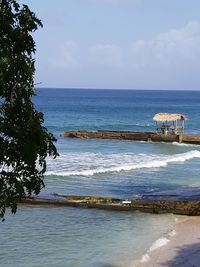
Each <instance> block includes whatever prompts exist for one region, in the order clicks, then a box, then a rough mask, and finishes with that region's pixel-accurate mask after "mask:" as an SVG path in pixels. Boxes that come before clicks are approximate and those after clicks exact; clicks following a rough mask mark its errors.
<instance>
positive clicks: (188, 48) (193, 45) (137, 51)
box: [131, 21, 200, 70]
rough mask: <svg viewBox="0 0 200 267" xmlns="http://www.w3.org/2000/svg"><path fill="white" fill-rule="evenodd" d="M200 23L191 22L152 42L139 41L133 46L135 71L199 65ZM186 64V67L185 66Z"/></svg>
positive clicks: (132, 53) (159, 36)
mask: <svg viewBox="0 0 200 267" xmlns="http://www.w3.org/2000/svg"><path fill="white" fill-rule="evenodd" d="M199 56H200V22H198V21H197V22H189V23H188V24H187V25H186V26H185V27H184V28H181V29H172V30H169V31H168V32H165V33H161V34H159V35H158V36H156V37H155V38H154V39H152V40H148V41H145V40H139V41H137V42H134V43H133V44H132V46H131V58H132V63H131V65H132V67H134V68H135V69H138V70H139V69H141V70H142V69H145V68H149V67H152V68H156V69H160V68H161V69H163V68H164V69H167V68H172V69H174V68H175V67H179V68H180V69H182V68H185V67H187V66H190V67H192V66H196V64H198V65H199ZM183 64H185V66H183Z"/></svg>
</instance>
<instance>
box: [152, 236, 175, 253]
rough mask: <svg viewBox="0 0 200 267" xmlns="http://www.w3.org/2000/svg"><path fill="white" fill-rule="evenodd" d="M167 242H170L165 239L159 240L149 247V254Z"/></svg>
mask: <svg viewBox="0 0 200 267" xmlns="http://www.w3.org/2000/svg"><path fill="white" fill-rule="evenodd" d="M169 242H170V240H169V239H168V238H166V237H162V238H159V239H157V240H156V241H155V242H154V243H153V244H152V245H151V247H150V249H149V252H151V251H154V250H156V249H158V248H160V247H163V246H165V245H167V244H168V243H169Z"/></svg>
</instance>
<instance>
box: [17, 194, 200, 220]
mask: <svg viewBox="0 0 200 267" xmlns="http://www.w3.org/2000/svg"><path fill="white" fill-rule="evenodd" d="M20 203H23V204H29V205H30V204H31V205H49V206H52V205H53V206H55V205H57V206H71V207H79V208H95V209H104V210H115V211H141V212H147V213H154V214H161V213H173V214H179V215H190V216H199V215H200V200H164V199H162V200H158V199H155V200H154V199H134V200H122V199H115V198H104V197H94V196H65V195H58V194H52V195H51V196H49V197H31V198H26V199H23V200H22V201H21V202H20Z"/></svg>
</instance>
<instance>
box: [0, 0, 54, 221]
mask: <svg viewBox="0 0 200 267" xmlns="http://www.w3.org/2000/svg"><path fill="white" fill-rule="evenodd" d="M38 27H42V23H41V21H40V20H39V19H38V18H37V17H36V15H35V14H34V13H33V12H31V11H30V9H29V7H28V6H27V5H22V6H20V5H19V4H18V3H17V1H16V0H0V218H2V219H3V218H4V215H5V209H6V208H7V207H10V208H11V211H12V212H13V213H15V212H16V210H17V203H18V201H20V199H22V198H24V197H26V196H30V195H32V194H36V195H37V194H39V192H40V191H41V189H42V188H43V187H44V182H43V178H44V173H45V170H46V157H47V156H53V157H56V156H57V155H58V153H57V150H56V147H55V145H54V142H55V141H56V139H55V138H54V136H53V135H52V134H51V133H49V132H48V130H47V129H46V128H45V127H44V126H43V122H44V118H43V114H42V113H40V112H38V111H37V110H36V109H35V106H34V104H33V102H32V97H33V96H34V95H35V92H34V73H35V66H34V64H35V59H34V58H33V56H34V54H35V51H36V47H35V42H34V40H33V37H32V35H31V34H32V33H33V32H34V31H36V30H37V29H38Z"/></svg>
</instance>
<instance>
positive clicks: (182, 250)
mask: <svg viewBox="0 0 200 267" xmlns="http://www.w3.org/2000/svg"><path fill="white" fill-rule="evenodd" d="M160 241H161V242H160V243H162V241H163V243H165V245H163V246H161V247H159V248H156V249H154V248H155V246H154V248H153V246H152V248H153V249H150V250H151V251H150V250H149V251H148V252H147V254H146V255H144V256H143V259H142V261H143V262H141V261H140V263H138V264H136V265H135V266H138V267H162V266H163V267H200V217H185V216H184V217H181V216H180V217H178V223H177V225H176V228H175V231H173V232H172V233H171V236H170V237H167V238H165V239H163V240H160ZM145 261H146V262H145Z"/></svg>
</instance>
